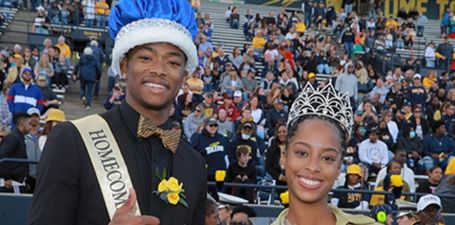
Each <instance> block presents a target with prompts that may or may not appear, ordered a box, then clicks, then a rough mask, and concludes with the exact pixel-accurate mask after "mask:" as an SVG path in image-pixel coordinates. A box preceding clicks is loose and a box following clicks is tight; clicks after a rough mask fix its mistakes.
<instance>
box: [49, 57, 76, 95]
mask: <svg viewBox="0 0 455 225" xmlns="http://www.w3.org/2000/svg"><path fill="white" fill-rule="evenodd" d="M53 65H54V69H55V74H54V76H53V77H52V78H53V82H52V83H53V84H55V85H57V87H58V88H59V89H62V88H63V87H68V78H67V76H68V72H69V71H70V69H71V65H70V64H69V60H67V58H66V57H65V55H63V54H60V56H59V57H58V61H57V62H55V63H54V64H53Z"/></svg>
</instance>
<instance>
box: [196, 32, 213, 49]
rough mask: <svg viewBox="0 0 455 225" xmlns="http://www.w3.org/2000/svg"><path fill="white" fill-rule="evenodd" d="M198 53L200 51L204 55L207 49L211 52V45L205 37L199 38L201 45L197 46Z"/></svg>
mask: <svg viewBox="0 0 455 225" xmlns="http://www.w3.org/2000/svg"><path fill="white" fill-rule="evenodd" d="M198 49H199V51H202V52H203V53H204V54H207V51H208V50H209V49H212V50H213V45H212V43H211V42H209V41H207V37H206V36H205V35H202V36H201V43H200V44H199V48H198Z"/></svg>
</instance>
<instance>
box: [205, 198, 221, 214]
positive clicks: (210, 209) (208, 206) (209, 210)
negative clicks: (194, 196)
mask: <svg viewBox="0 0 455 225" xmlns="http://www.w3.org/2000/svg"><path fill="white" fill-rule="evenodd" d="M217 208H218V204H216V202H214V201H213V200H211V199H210V198H207V200H206V201H205V216H210V215H213V214H215V213H216V209H217Z"/></svg>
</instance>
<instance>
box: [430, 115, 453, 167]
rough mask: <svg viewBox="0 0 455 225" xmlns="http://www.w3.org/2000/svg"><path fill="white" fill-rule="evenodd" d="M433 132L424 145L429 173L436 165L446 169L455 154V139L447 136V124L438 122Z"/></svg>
mask: <svg viewBox="0 0 455 225" xmlns="http://www.w3.org/2000/svg"><path fill="white" fill-rule="evenodd" d="M432 130H433V133H431V134H430V135H428V136H426V137H425V140H424V145H423V149H424V157H423V162H424V166H425V169H426V170H427V171H429V170H430V169H431V168H432V167H433V166H435V165H440V166H441V167H442V168H445V167H446V166H447V163H448V160H449V158H450V157H451V156H453V154H454V153H455V144H454V141H453V139H452V138H451V137H449V136H448V135H447V134H446V126H445V123H444V122H443V121H436V122H435V123H434V124H433V126H432Z"/></svg>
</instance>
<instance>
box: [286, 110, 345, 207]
mask: <svg viewBox="0 0 455 225" xmlns="http://www.w3.org/2000/svg"><path fill="white" fill-rule="evenodd" d="M341 156H342V149H341V145H340V135H339V133H338V131H337V129H336V127H335V126H334V125H332V124H331V123H329V122H327V121H323V120H318V119H310V120H306V121H304V122H302V123H300V124H299V125H298V128H297V131H296V133H295V135H294V136H293V137H292V138H290V139H289V140H288V143H287V151H286V157H285V163H284V165H285V169H286V179H287V182H288V186H289V190H290V198H291V204H292V203H293V202H294V201H296V202H300V203H318V202H319V203H320V202H321V201H322V202H326V201H327V194H328V193H329V191H330V189H331V188H332V186H333V182H334V181H335V179H336V178H337V177H338V175H339V173H340V165H341ZM297 204H299V203H297Z"/></svg>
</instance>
